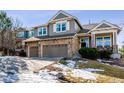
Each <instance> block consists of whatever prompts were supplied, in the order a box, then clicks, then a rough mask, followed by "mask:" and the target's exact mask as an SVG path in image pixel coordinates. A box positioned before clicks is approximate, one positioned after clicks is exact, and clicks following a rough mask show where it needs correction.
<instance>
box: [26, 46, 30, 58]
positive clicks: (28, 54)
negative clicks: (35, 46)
mask: <svg viewBox="0 0 124 93" xmlns="http://www.w3.org/2000/svg"><path fill="white" fill-rule="evenodd" d="M27 52H28V53H27V56H28V57H30V46H28V49H27Z"/></svg>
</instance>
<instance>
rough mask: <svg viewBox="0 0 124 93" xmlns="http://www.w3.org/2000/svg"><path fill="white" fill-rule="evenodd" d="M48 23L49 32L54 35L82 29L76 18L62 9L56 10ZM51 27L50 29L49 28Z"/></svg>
mask: <svg viewBox="0 0 124 93" xmlns="http://www.w3.org/2000/svg"><path fill="white" fill-rule="evenodd" d="M48 24H49V25H50V28H49V30H50V34H52V35H55V34H57V33H58V34H59V33H61V34H62V33H76V32H77V31H78V30H80V29H82V26H81V25H80V23H79V21H78V19H77V18H76V17H74V16H72V15H70V14H68V13H66V12H64V11H61V10H60V11H58V12H57V13H56V14H55V16H53V17H52V18H51V19H50V20H49V22H48ZM51 28H52V30H51Z"/></svg>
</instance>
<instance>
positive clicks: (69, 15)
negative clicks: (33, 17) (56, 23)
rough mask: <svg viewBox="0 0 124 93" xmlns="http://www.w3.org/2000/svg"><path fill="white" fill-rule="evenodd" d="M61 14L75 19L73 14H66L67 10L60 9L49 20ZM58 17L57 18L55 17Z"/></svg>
mask: <svg viewBox="0 0 124 93" xmlns="http://www.w3.org/2000/svg"><path fill="white" fill-rule="evenodd" d="M60 14H62V16H63V17H69V18H74V19H77V18H76V17H75V16H73V15H71V14H68V13H67V12H64V11H62V10H60V11H58V12H57V13H56V14H55V15H54V16H53V17H52V18H51V19H50V20H49V22H51V21H52V20H55V18H57V16H58V15H60ZM63 17H62V18H63ZM57 19H58V18H57Z"/></svg>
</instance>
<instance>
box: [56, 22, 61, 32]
mask: <svg viewBox="0 0 124 93" xmlns="http://www.w3.org/2000/svg"><path fill="white" fill-rule="evenodd" d="M56 31H57V32H59V31H61V24H60V23H58V24H56Z"/></svg>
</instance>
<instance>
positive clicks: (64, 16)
mask: <svg viewBox="0 0 124 93" xmlns="http://www.w3.org/2000/svg"><path fill="white" fill-rule="evenodd" d="M66 17H68V16H66V15H64V14H63V13H60V14H59V15H57V16H56V17H55V18H54V20H55V19H61V18H66Z"/></svg>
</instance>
